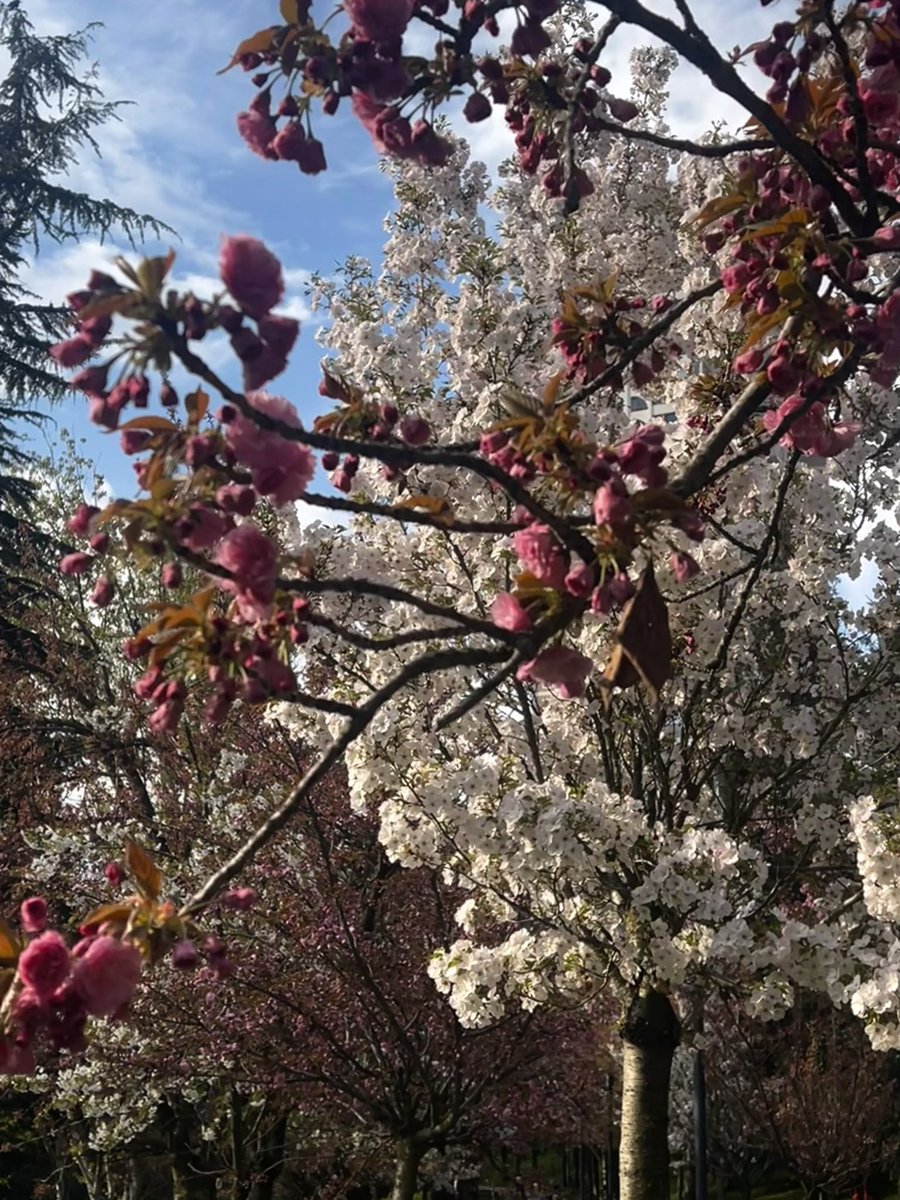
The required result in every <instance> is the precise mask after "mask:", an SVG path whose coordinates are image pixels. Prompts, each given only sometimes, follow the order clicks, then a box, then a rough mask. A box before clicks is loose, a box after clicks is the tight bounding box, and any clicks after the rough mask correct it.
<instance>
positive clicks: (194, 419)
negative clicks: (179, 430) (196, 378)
mask: <svg viewBox="0 0 900 1200" xmlns="http://www.w3.org/2000/svg"><path fill="white" fill-rule="evenodd" d="M184 407H185V408H186V409H187V414H188V420H189V422H190V424H191V425H199V424H200V422H201V421H202V420H203V418H204V417H205V416H206V410H207V409H208V408H209V394H208V393H207V392H204V390H203V389H202V388H197V390H196V391H195V392H191V393H190V395H188V396H185V398H184Z"/></svg>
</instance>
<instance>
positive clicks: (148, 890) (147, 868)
mask: <svg viewBox="0 0 900 1200" xmlns="http://www.w3.org/2000/svg"><path fill="white" fill-rule="evenodd" d="M125 865H126V867H127V868H128V871H129V874H130V875H131V877H132V879H133V880H134V881H135V883H136V884H137V885H138V888H139V889H140V892H141V894H142V895H143V896H145V897H146V898H147V899H148V900H158V899H159V890H160V888H161V887H162V873H161V872H160V869H159V867H158V866H157V865H156V863H155V862H154V861H153V859H152V858H151V857H150V855H149V854H148V853H147V851H146V850H142V849H141V847H140V846H139V845H138V844H137V842H132V841H131V840H129V841H128V842H127V843H126V844H125Z"/></svg>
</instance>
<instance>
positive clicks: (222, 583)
mask: <svg viewBox="0 0 900 1200" xmlns="http://www.w3.org/2000/svg"><path fill="white" fill-rule="evenodd" d="M214 561H215V562H216V563H218V565H219V566H220V567H224V568H225V569H226V570H227V571H230V572H231V574H232V576H233V578H232V579H228V580H225V579H219V578H217V579H216V583H217V584H218V586H219V587H220V588H222V589H223V590H224V591H228V592H233V593H234V594H235V596H236V597H237V600H238V605H239V608H240V610H241V612H242V613H243V614H244V616H245V619H247V620H251V621H252V620H257V619H259V618H261V617H263V616H265V615H266V614H267V612H268V610H269V606H270V605H271V603H272V597H273V596H274V595H275V565H276V563H277V561H278V550H277V548H276V546H275V543H274V542H273V541H272V539H271V538H269V537H266V535H265V534H264V533H263V532H262V530H261V529H260V528H259V527H258V526H257V525H254V524H253V522H252V521H245V522H244V523H243V525H239V526H238V527H237V529H232V530H231V532H230V533H228V534H226V536H225V537H224V538H223V539H222V541H221V542H220V543H219V546H218V548H217V550H216V554H215V558H214Z"/></svg>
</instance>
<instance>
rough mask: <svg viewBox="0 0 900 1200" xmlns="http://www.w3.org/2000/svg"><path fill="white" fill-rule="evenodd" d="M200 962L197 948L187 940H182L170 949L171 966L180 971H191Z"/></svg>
mask: <svg viewBox="0 0 900 1200" xmlns="http://www.w3.org/2000/svg"><path fill="white" fill-rule="evenodd" d="M199 962H200V955H199V954H198V953H197V947H196V946H195V945H194V943H193V942H192V941H190V940H189V939H188V938H182V939H181V941H180V942H176V943H175V945H174V946H173V947H172V966H173V967H178V969H179V970H181V971H192V970H193V969H194V967H196V966H197V964H198V963H199Z"/></svg>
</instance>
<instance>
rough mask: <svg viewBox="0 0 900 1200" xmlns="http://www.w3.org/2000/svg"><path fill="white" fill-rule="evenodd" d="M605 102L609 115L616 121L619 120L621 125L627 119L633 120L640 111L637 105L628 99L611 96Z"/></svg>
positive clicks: (626, 121)
mask: <svg viewBox="0 0 900 1200" xmlns="http://www.w3.org/2000/svg"><path fill="white" fill-rule="evenodd" d="M606 104H607V107H608V108H609V113H610V116H611V117H613V119H614V120H616V121H621V123H622V124H623V125H625V124H627V123H628V122H629V121H633V120H634V118H635V117H636V116H637V115H638V113H639V112H640V109H639V108H638V106H637V105H636V104H632V102H631V101H630V100H617V99H616V98H615V97H611V98H610V99H609V100H607V102H606Z"/></svg>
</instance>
